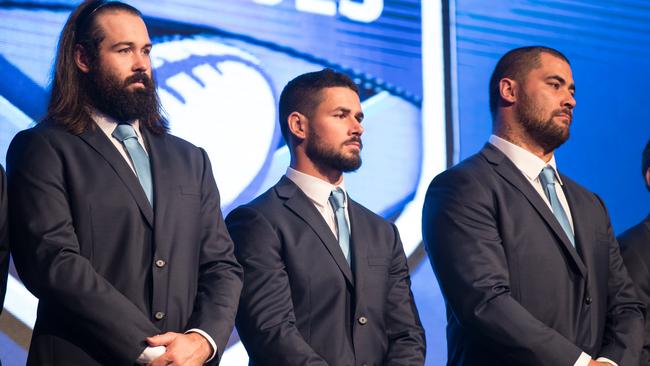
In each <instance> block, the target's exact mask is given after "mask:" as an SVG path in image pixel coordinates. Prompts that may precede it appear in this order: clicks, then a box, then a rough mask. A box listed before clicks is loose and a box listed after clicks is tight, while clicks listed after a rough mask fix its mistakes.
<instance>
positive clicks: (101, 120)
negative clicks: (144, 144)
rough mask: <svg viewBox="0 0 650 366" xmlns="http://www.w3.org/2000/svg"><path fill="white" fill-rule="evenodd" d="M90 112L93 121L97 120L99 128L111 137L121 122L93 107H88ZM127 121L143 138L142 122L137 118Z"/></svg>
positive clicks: (139, 136)
mask: <svg viewBox="0 0 650 366" xmlns="http://www.w3.org/2000/svg"><path fill="white" fill-rule="evenodd" d="M88 112H89V113H90V117H91V118H92V119H93V121H95V123H96V124H97V126H99V128H100V129H101V130H102V131H104V133H105V134H106V136H109V137H110V136H112V135H113V131H115V128H117V125H118V124H119V122H118V121H117V120H116V119H115V118H113V117H111V116H109V115H107V114H105V113H103V112H100V111H98V110H97V109H95V108H92V107H89V108H88ZM127 123H129V124H130V125H131V126H133V129H134V130H135V133H136V134H137V135H138V138H142V135H141V134H140V122H139V121H138V120H137V119H134V120H133V121H129V122H127Z"/></svg>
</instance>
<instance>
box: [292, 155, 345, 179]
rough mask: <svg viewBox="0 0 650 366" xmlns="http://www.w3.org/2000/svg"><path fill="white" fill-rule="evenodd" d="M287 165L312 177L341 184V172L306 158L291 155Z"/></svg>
mask: <svg viewBox="0 0 650 366" xmlns="http://www.w3.org/2000/svg"><path fill="white" fill-rule="evenodd" d="M289 166H290V167H291V168H292V169H295V170H297V171H299V172H301V173H304V174H307V175H311V176H312V177H316V178H318V179H321V180H324V181H326V182H328V183H329V184H332V185H335V186H337V185H339V184H341V182H342V181H343V173H342V172H341V171H340V170H334V169H330V168H326V167H322V166H319V165H317V164H314V162H312V161H311V160H309V159H307V158H305V159H297V158H295V157H294V156H292V157H291V164H290V165H289Z"/></svg>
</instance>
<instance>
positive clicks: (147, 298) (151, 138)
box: [7, 1, 242, 366]
mask: <svg viewBox="0 0 650 366" xmlns="http://www.w3.org/2000/svg"><path fill="white" fill-rule="evenodd" d="M151 47H152V44H151V41H150V40H149V36H148V33H147V28H146V26H145V24H144V22H143V20H142V17H141V14H140V12H139V11H138V10H136V9H135V8H133V7H131V6H129V5H127V4H124V3H120V2H116V1H88V2H84V3H83V4H81V5H80V6H79V7H78V8H77V9H76V10H75V11H74V12H73V13H72V14H71V15H70V17H69V19H68V21H67V22H66V24H65V27H64V29H63V31H62V33H61V39H60V42H59V47H58V53H57V58H56V63H55V69H54V75H53V85H52V94H51V98H50V102H49V105H48V111H47V116H46V117H45V118H44V120H43V121H42V122H40V123H39V124H38V125H37V126H36V127H34V128H31V129H29V130H26V131H23V132H21V133H19V134H18V135H17V136H16V137H15V138H14V140H13V141H12V143H11V146H10V147H9V152H8V155H7V161H8V187H9V196H10V197H11V202H10V208H9V212H10V215H9V216H10V220H11V221H10V225H11V231H10V235H11V239H12V242H13V245H12V246H11V249H12V253H13V255H14V259H15V264H16V268H17V270H18V273H19V275H20V277H21V279H22V280H23V282H24V283H25V286H26V287H27V288H28V289H29V290H30V291H31V292H32V293H34V295H35V296H36V297H38V298H39V307H38V316H37V319H36V324H35V327H34V333H33V336H32V340H31V345H30V349H29V356H28V360H27V364H28V365H84V366H87V365H133V364H135V363H138V364H143V365H144V364H150V365H152V366H159V365H169V364H173V365H202V364H204V363H206V362H208V363H211V364H216V363H218V360H219V358H220V356H221V354H222V353H223V351H224V348H225V347H226V343H227V341H228V338H229V336H230V333H231V331H232V327H233V325H234V318H235V311H236V309H237V303H238V299H239V293H240V291H241V284H242V270H241V267H240V266H239V264H238V263H237V261H236V259H235V256H234V253H233V244H232V241H231V240H230V237H229V235H228V232H227V229H226V227H225V224H224V221H223V218H222V215H221V211H220V206H219V193H218V191H217V187H216V184H215V182H214V178H213V174H212V170H211V167H210V161H209V160H208V157H207V155H206V153H205V151H203V150H202V149H200V148H197V147H195V146H193V145H191V144H190V143H188V142H186V141H183V140H181V139H179V138H176V137H174V136H171V135H169V134H168V133H167V125H166V122H165V120H164V119H163V117H162V116H161V113H160V107H159V102H158V96H157V95H156V89H155V84H154V81H153V79H152V72H151V61H150V59H149V52H150V51H151Z"/></svg>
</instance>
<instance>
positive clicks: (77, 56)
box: [74, 44, 90, 73]
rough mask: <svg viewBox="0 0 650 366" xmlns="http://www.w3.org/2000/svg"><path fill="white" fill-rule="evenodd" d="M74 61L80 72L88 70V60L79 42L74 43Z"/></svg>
mask: <svg viewBox="0 0 650 366" xmlns="http://www.w3.org/2000/svg"><path fill="white" fill-rule="evenodd" d="M74 62H75V64H77V67H78V68H79V70H81V72H83V73H88V72H90V61H89V60H88V54H87V53H86V50H85V49H84V48H83V46H82V45H80V44H78V45H75V47H74Z"/></svg>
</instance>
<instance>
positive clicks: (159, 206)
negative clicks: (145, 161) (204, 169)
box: [140, 128, 174, 241]
mask: <svg viewBox="0 0 650 366" xmlns="http://www.w3.org/2000/svg"><path fill="white" fill-rule="evenodd" d="M140 132H141V133H142V136H143V137H144V143H145V145H146V146H147V151H149V162H150V164H151V181H152V182H153V203H154V205H153V206H154V207H153V209H154V214H155V215H154V217H155V220H156V221H158V223H160V221H159V220H162V219H163V218H164V217H165V210H166V209H167V201H168V197H169V195H170V194H172V187H171V185H172V184H173V183H172V182H174V180H173V179H171V178H169V177H167V176H166V174H165V172H167V171H168V170H169V167H168V168H167V169H165V165H166V164H169V162H170V161H171V159H169V157H168V154H169V149H168V148H167V139H165V137H164V135H155V134H153V133H151V132H150V131H149V130H148V129H146V128H141V129H140ZM143 193H144V192H143ZM145 199H146V197H145ZM156 241H157V240H156Z"/></svg>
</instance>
